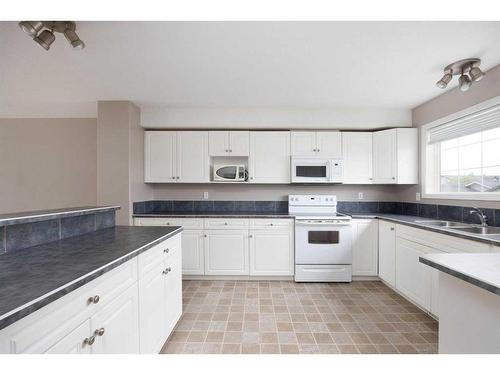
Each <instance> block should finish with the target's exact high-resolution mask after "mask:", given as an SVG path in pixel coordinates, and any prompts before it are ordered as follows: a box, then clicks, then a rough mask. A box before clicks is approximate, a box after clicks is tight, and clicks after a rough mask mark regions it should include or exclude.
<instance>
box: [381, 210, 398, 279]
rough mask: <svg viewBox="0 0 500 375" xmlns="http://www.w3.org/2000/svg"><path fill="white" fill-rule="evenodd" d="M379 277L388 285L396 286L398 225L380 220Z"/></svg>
mask: <svg viewBox="0 0 500 375" xmlns="http://www.w3.org/2000/svg"><path fill="white" fill-rule="evenodd" d="M378 229H379V232H378V276H379V277H380V278H381V279H382V280H384V281H385V282H386V283H387V284H389V285H391V286H393V287H395V286H396V225H395V224H392V223H389V222H387V221H383V220H379V223H378Z"/></svg>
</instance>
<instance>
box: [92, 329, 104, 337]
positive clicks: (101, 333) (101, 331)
mask: <svg viewBox="0 0 500 375" xmlns="http://www.w3.org/2000/svg"><path fill="white" fill-rule="evenodd" d="M94 335H97V336H102V335H104V328H99V329H96V330H95V331H94Z"/></svg>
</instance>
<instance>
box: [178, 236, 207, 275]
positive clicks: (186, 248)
mask: <svg viewBox="0 0 500 375" xmlns="http://www.w3.org/2000/svg"><path fill="white" fill-rule="evenodd" d="M204 258H205V254H204V252H203V230H184V231H183V232H182V273H183V274H184V275H204V274H205V265H204Z"/></svg>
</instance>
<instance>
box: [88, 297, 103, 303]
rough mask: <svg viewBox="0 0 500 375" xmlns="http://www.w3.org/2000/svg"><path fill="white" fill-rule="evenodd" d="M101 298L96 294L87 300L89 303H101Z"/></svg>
mask: <svg viewBox="0 0 500 375" xmlns="http://www.w3.org/2000/svg"><path fill="white" fill-rule="evenodd" d="M100 299H101V298H100V297H99V295H95V296H94V297H90V298H89V299H88V300H87V302H88V303H89V304H91V303H93V304H94V305H95V304H97V303H99V300H100Z"/></svg>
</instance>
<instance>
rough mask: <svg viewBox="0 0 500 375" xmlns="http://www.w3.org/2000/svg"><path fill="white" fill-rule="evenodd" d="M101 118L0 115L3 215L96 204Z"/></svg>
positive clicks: (0, 210) (0, 172)
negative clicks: (98, 133)
mask: <svg viewBox="0 0 500 375" xmlns="http://www.w3.org/2000/svg"><path fill="white" fill-rule="evenodd" d="M96 126H97V121H96V119H0V213H8V212H19V211H31V210H43V209H53V208H63V207H76V206H85V205H95V204H96V203H97V191H96V186H97V183H96V179H97V175H96V163H97V156H96V155H97V132H96Z"/></svg>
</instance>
